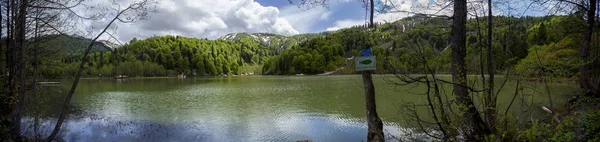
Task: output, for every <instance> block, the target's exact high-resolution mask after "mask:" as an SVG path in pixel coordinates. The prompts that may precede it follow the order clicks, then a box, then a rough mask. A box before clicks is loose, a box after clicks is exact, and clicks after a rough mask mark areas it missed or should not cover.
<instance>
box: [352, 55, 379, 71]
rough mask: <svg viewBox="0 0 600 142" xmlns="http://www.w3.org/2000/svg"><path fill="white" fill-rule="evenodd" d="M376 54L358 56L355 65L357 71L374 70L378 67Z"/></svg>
mask: <svg viewBox="0 0 600 142" xmlns="http://www.w3.org/2000/svg"><path fill="white" fill-rule="evenodd" d="M375 59H376V58H375V56H365V57H356V58H355V59H354V67H355V69H356V71H373V70H375V69H376V68H377V66H376V65H375V63H376V62H377V61H376V60H375Z"/></svg>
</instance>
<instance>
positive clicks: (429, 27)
mask: <svg viewBox="0 0 600 142" xmlns="http://www.w3.org/2000/svg"><path fill="white" fill-rule="evenodd" d="M582 20H583V19H581V18H576V17H575V16H546V17H520V18H516V17H494V26H495V28H494V31H493V34H494V35H498V36H495V37H494V38H493V41H492V47H493V55H494V58H495V59H494V61H495V64H494V65H495V67H494V69H495V70H496V71H498V72H502V71H505V70H506V69H509V68H513V67H514V68H513V69H514V71H516V72H517V73H519V74H520V75H523V76H526V77H533V76H536V75H538V73H539V71H540V70H544V71H548V72H547V74H546V75H548V76H553V77H574V76H575V75H576V74H577V67H578V66H579V64H580V60H579V59H578V58H576V57H577V55H578V52H577V51H578V48H579V45H578V43H580V42H581V39H582V38H580V36H581V34H580V33H581V31H576V30H573V29H583V28H584V25H582V24H578V22H583V21H582ZM449 22H450V20H448V19H447V18H427V17H425V16H413V17H409V18H404V19H402V20H399V21H396V22H394V23H387V24H379V25H378V26H377V28H375V29H368V28H364V27H360V26H358V27H352V28H348V29H342V30H339V31H336V32H333V33H330V34H327V35H326V36H325V37H320V38H314V39H311V40H309V41H307V42H304V43H302V44H299V45H298V46H295V47H293V48H292V49H291V50H286V51H284V52H283V53H282V54H281V55H278V56H275V57H273V58H270V60H269V61H267V62H266V63H265V64H264V68H263V71H264V73H265V74H300V73H305V74H318V73H323V72H326V71H331V70H335V69H337V68H340V67H346V68H345V69H344V70H342V73H355V72H354V71H353V65H352V64H353V62H352V61H350V62H348V61H346V60H345V59H347V58H348V59H350V58H351V57H354V56H358V55H359V51H360V50H361V49H363V48H365V47H363V45H371V47H372V48H373V50H374V51H373V52H374V55H375V56H377V64H378V68H377V72H379V73H390V69H392V68H394V69H397V70H402V71H403V72H407V73H418V72H420V71H422V67H421V66H422V64H421V63H420V62H419V60H418V59H414V54H416V52H415V51H413V50H412V48H411V46H421V47H424V48H423V49H424V50H425V51H424V53H425V54H426V55H427V56H429V57H434V58H428V59H431V60H434V61H430V62H429V63H431V64H436V65H438V66H439V67H440V69H439V71H440V72H449V69H450V52H449V50H447V48H448V47H449V44H450V43H449V40H450V39H449V38H450V36H449V35H448V34H449V31H450V26H449ZM574 25H580V27H574ZM484 27H485V25H484V23H483V22H482V21H478V20H477V19H474V18H473V19H470V20H468V22H467V29H468V31H467V55H466V57H467V68H468V71H469V72H471V73H477V72H480V68H479V66H480V64H481V63H482V62H481V60H480V59H481V58H485V51H484V50H483V49H482V48H483V47H484V44H483V43H484V41H483V40H482V38H480V37H479V36H480V34H481V32H483V31H479V30H482V29H483V28H484ZM370 30H374V31H375V32H370ZM415 43H417V44H415ZM481 53H484V55H483V56H482V57H480V54H481ZM483 63H484V62H483Z"/></svg>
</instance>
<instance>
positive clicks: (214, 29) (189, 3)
mask: <svg viewBox="0 0 600 142" xmlns="http://www.w3.org/2000/svg"><path fill="white" fill-rule="evenodd" d="M107 1H108V0H107ZM129 1H130V2H131V0H129ZM93 2H94V3H100V5H104V6H109V4H101V3H102V2H98V1H93ZM119 4H121V2H119ZM125 4H126V3H123V4H121V5H122V6H123V5H125ZM156 9H157V11H158V12H157V13H151V14H150V18H149V19H147V20H143V21H140V22H136V23H127V24H121V23H119V24H116V26H118V29H117V30H115V31H116V32H115V33H116V34H115V36H116V37H117V38H118V39H119V40H120V41H121V42H128V41H129V40H130V39H132V38H134V37H136V38H147V37H151V36H154V35H167V34H170V35H181V36H187V37H198V38H209V39H214V38H218V37H219V36H222V35H225V34H228V33H233V32H268V33H276V34H283V35H291V34H298V33H300V32H299V31H298V30H296V29H295V26H296V25H298V26H299V27H300V28H299V29H303V28H304V27H302V26H301V25H300V24H298V23H297V21H294V22H288V19H294V18H291V17H289V16H290V14H288V13H285V14H286V15H282V13H280V11H279V9H278V8H276V7H271V6H262V5H261V4H259V3H258V2H255V1H254V0H163V1H161V2H160V4H158V5H156ZM81 11H83V10H81ZM110 16H111V14H108V15H107V17H109V18H106V19H104V20H100V21H94V22H84V24H83V25H84V26H87V27H85V29H89V28H90V27H91V26H94V27H95V29H94V31H96V32H98V31H99V30H100V28H103V25H106V24H107V23H108V20H110ZM284 16H285V17H284ZM294 16H304V15H303V14H297V15H292V17H294ZM319 16H320V15H319ZM307 17H310V16H307ZM294 24H296V25H294ZM303 30H304V29H303ZM106 38H108V37H106Z"/></svg>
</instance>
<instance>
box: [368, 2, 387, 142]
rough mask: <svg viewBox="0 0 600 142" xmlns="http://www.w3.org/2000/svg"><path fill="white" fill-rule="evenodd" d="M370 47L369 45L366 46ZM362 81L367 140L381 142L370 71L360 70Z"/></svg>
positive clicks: (371, 20)
mask: <svg viewBox="0 0 600 142" xmlns="http://www.w3.org/2000/svg"><path fill="white" fill-rule="evenodd" d="M369 5H370V10H371V12H370V13H371V14H370V18H369V19H370V24H369V27H370V28H373V26H374V25H373V13H374V8H375V6H374V5H375V4H374V3H373V0H370V3H369ZM368 48H370V47H368ZM362 78H363V83H364V87H365V101H366V109H367V123H368V124H367V125H368V127H369V128H368V132H367V141H369V142H382V141H385V138H384V135H383V122H381V119H380V118H379V115H378V114H377V104H376V103H375V85H373V77H372V75H371V71H363V72H362Z"/></svg>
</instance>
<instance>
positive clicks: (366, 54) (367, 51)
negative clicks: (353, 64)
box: [360, 48, 373, 56]
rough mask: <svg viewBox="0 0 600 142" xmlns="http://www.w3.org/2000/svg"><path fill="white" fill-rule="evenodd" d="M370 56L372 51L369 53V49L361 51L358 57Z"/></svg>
mask: <svg viewBox="0 0 600 142" xmlns="http://www.w3.org/2000/svg"><path fill="white" fill-rule="evenodd" d="M371 55H373V51H371V48H367V49H363V50H361V51H360V56H371Z"/></svg>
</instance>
